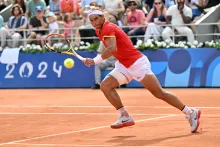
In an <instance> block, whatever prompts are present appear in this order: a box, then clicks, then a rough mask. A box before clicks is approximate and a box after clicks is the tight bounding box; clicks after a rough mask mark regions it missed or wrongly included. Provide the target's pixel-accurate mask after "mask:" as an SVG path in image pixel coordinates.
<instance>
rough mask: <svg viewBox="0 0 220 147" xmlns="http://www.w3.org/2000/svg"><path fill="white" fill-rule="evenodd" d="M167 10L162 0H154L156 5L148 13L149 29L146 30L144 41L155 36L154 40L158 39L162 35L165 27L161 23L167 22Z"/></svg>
mask: <svg viewBox="0 0 220 147" xmlns="http://www.w3.org/2000/svg"><path fill="white" fill-rule="evenodd" d="M166 12H167V8H165V7H164V3H163V1H162V0H154V7H153V8H152V9H151V10H150V12H149V14H148V15H147V18H146V21H147V24H148V25H147V29H146V32H145V35H144V36H145V37H144V41H145V42H146V41H147V40H148V39H149V38H151V37H152V36H153V38H154V40H158V39H159V37H160V36H161V34H162V32H163V29H164V27H163V26H160V25H164V24H166V19H165V17H166Z"/></svg>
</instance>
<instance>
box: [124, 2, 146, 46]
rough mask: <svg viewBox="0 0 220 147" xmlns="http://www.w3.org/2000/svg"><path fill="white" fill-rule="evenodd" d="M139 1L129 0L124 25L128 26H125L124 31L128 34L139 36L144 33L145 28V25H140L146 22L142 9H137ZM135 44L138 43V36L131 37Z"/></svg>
mask: <svg viewBox="0 0 220 147" xmlns="http://www.w3.org/2000/svg"><path fill="white" fill-rule="evenodd" d="M137 4H138V3H137V1H135V0H130V1H128V8H127V10H126V13H125V16H126V17H125V18H124V25H125V26H128V27H127V28H124V29H123V30H124V32H125V33H126V34H128V36H138V35H144V34H145V29H144V28H143V27H139V26H140V25H144V24H145V15H144V12H143V11H142V10H139V9H137ZM131 40H132V42H133V44H136V37H135V38H133V37H132V38H131Z"/></svg>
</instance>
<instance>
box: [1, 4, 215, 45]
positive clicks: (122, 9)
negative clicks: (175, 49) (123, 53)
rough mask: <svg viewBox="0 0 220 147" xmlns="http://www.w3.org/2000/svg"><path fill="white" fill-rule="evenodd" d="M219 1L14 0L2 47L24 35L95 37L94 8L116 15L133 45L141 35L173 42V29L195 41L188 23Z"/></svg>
mask: <svg viewBox="0 0 220 147" xmlns="http://www.w3.org/2000/svg"><path fill="white" fill-rule="evenodd" d="M217 4H219V0H124V1H123V0H27V1H26V0H14V1H13V5H12V7H11V17H10V18H9V21H8V22H7V23H6V24H3V18H2V17H0V42H1V47H2V48H4V47H6V46H9V47H18V46H19V45H20V43H22V42H21V39H22V38H24V37H25V38H27V43H35V44H38V45H41V46H43V45H44V42H43V40H44V39H45V35H47V34H49V33H63V34H64V35H65V36H67V37H72V36H73V37H75V39H74V40H75V43H76V44H79V42H80V40H82V37H92V36H95V31H94V30H93V28H92V26H91V24H90V22H89V20H88V17H87V14H88V11H89V10H90V9H92V8H94V7H99V8H100V9H103V10H104V11H106V12H108V13H109V15H111V16H113V17H114V18H115V19H116V20H117V24H118V26H119V27H121V28H122V29H123V30H124V32H125V33H127V34H128V35H129V36H130V37H131V40H132V42H133V43H134V44H135V43H136V39H137V37H138V36H142V38H143V40H144V41H146V40H148V39H149V38H153V39H155V40H167V39H168V40H171V41H172V39H173V38H172V36H173V32H174V33H175V34H179V35H182V36H186V39H187V41H189V42H192V41H193V40H194V38H195V37H194V33H193V31H192V29H191V26H186V24H190V23H193V22H194V23H195V21H196V20H198V19H199V18H200V17H201V16H202V15H203V11H204V10H203V9H204V8H208V7H211V6H214V5H217ZM7 5H8V4H7V0H1V1H0V8H1V9H3V8H5V7H7ZM167 24H169V25H172V26H173V27H172V26H164V25H167ZM175 25H177V26H175ZM183 25H185V26H183ZM71 28H77V29H76V30H72V29H71ZM85 29H86V30H85ZM24 30H25V31H24ZM80 37H81V39H80ZM11 41H12V43H11ZM89 42H92V41H91V40H89Z"/></svg>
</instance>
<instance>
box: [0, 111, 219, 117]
mask: <svg viewBox="0 0 220 147" xmlns="http://www.w3.org/2000/svg"><path fill="white" fill-rule="evenodd" d="M0 115H116V114H115V113H44V112H42V113H34V112H33V113H32V112H0ZM131 115H132V116H154V115H162V116H166V115H176V116H184V114H171V113H164V114H157V113H154V114H149V113H131ZM202 116H215V117H220V114H202Z"/></svg>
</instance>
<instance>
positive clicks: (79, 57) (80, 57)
mask: <svg viewBox="0 0 220 147" xmlns="http://www.w3.org/2000/svg"><path fill="white" fill-rule="evenodd" d="M76 57H77V58H78V59H79V60H81V61H85V60H86V58H83V57H82V56H80V55H78V54H76Z"/></svg>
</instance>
